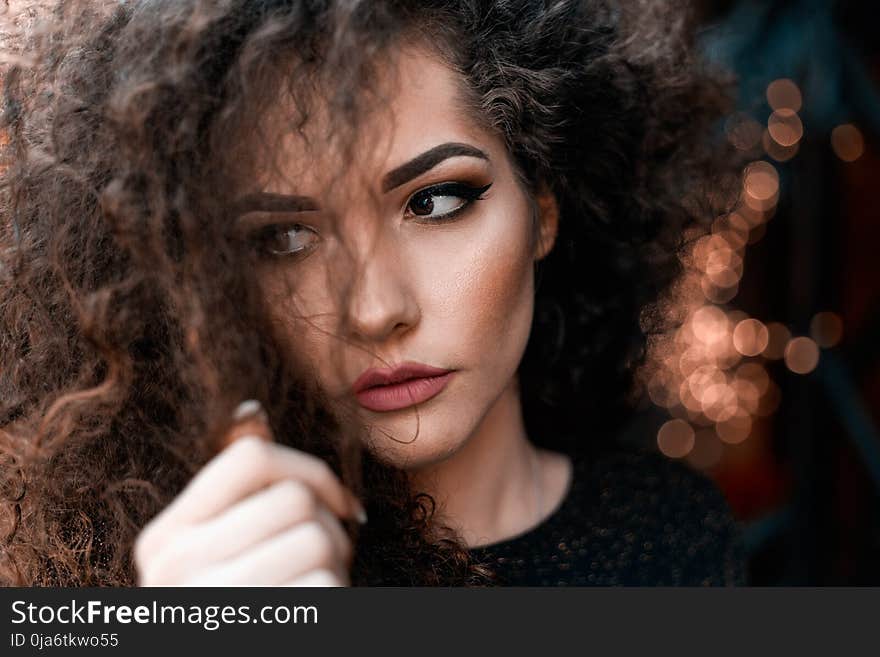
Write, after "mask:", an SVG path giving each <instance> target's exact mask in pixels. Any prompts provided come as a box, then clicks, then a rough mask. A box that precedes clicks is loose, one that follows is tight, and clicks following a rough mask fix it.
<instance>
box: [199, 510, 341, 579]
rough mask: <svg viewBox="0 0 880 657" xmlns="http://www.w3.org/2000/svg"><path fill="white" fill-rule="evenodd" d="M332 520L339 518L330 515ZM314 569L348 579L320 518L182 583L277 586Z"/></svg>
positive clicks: (268, 540)
mask: <svg viewBox="0 0 880 657" xmlns="http://www.w3.org/2000/svg"><path fill="white" fill-rule="evenodd" d="M331 518H332V516H331ZM333 522H335V523H338V520H336V519H335V518H333ZM315 570H324V571H328V572H330V573H332V574H333V575H335V576H336V577H337V578H338V579H339V581H340V582H344V581H347V579H348V573H347V569H346V568H344V567H343V565H342V562H341V559H340V555H339V554H338V547H337V546H336V544H335V543H334V540H333V538H332V535H331V532H330V531H329V528H328V527H327V525H326V524H325V519H323V518H321V519H316V520H312V521H308V522H303V523H299V524H297V525H295V526H293V527H291V528H290V529H288V530H285V531H283V532H281V533H280V534H277V535H275V536H272V537H270V538H268V539H267V540H265V541H263V542H262V543H260V544H259V545H255V546H254V547H253V548H251V549H250V550H248V551H247V552H245V553H243V554H242V555H240V556H238V557H234V558H232V559H229V560H227V561H225V562H221V563H219V564H217V565H216V566H215V567H213V568H209V569H207V570H204V571H202V572H201V573H199V574H197V575H195V576H193V577H190V578H187V579H185V580H184V581H183V586H214V585H217V584H222V585H229V586H239V585H249V586H277V585H280V584H283V583H285V582H290V581H292V580H295V579H297V578H300V577H303V576H305V575H307V574H308V573H310V572H311V571H315Z"/></svg>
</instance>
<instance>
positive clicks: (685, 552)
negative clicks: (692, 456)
mask: <svg viewBox="0 0 880 657" xmlns="http://www.w3.org/2000/svg"><path fill="white" fill-rule="evenodd" d="M576 468H577V469H576V473H577V477H578V479H579V488H580V490H581V494H584V495H586V496H587V497H589V498H591V499H592V504H591V508H592V510H593V513H592V514H591V515H592V525H593V528H592V531H593V532H594V533H595V532H597V530H598V535H599V536H600V537H601V536H602V535H603V533H604V536H605V538H610V539H611V541H610V544H609V543H608V541H605V543H606V546H607V548H608V549H609V550H610V551H611V553H613V554H621V553H623V554H625V555H626V557H627V563H626V568H625V569H624V571H623V572H624V573H625V575H624V576H623V578H622V579H623V580H624V581H622V582H621V583H629V584H650V585H742V584H745V551H744V547H743V543H742V532H741V527H740V525H739V523H738V522H737V521H736V520H735V519H734V517H733V514H732V513H731V511H730V507H729V505H728V504H727V501H726V499H725V498H724V495H723V494H722V492H721V491H720V490H719V488H718V487H717V486H716V485H715V484H714V482H713V481H712V480H711V479H709V478H708V477H707V476H706V475H704V474H702V473H701V472H698V471H696V470H694V469H693V468H691V467H690V466H688V465H686V464H685V463H683V462H681V461H675V460H672V459H669V458H667V457H665V456H663V455H661V454H658V453H656V452H650V451H642V450H634V449H624V448H619V449H616V450H614V451H610V452H605V453H603V454H601V455H596V456H593V457H582V458H578V459H576ZM618 558H619V557H618Z"/></svg>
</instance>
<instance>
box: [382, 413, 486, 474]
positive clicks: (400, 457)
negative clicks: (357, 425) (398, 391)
mask: <svg viewBox="0 0 880 657" xmlns="http://www.w3.org/2000/svg"><path fill="white" fill-rule="evenodd" d="M443 424H446V423H443ZM439 425H440V423H438V422H432V421H431V418H429V417H426V414H422V415H421V416H420V422H419V425H418V426H419V433H418V436H416V426H417V425H416V422H415V420H414V419H413V420H411V421H408V422H400V423H399V424H391V423H390V422H385V423H382V422H375V423H373V424H372V429H371V430H370V431H369V434H368V441H369V442H368V445H367V447H368V449H369V450H370V452H372V453H373V455H374V456H375V457H376V458H378V459H379V460H380V461H383V462H384V463H387V464H388V465H391V466H394V467H396V468H401V469H403V470H419V469H421V468H424V467H427V466H431V465H434V464H436V463H439V462H441V461H443V460H445V459H447V458H449V457H450V456H452V455H453V454H455V453H456V452H457V451H458V450H459V449H460V448H461V447H462V445H464V443H465V441H466V439H467V436H468V435H469V433H468V432H467V431H465V429H466V427H464V426H463V425H464V423H462V422H458V423H457V424H456V426H455V429H456V430H455V432H454V433H450V432H449V430H448V424H446V426H439ZM444 429H445V430H444ZM414 438H415V439H414Z"/></svg>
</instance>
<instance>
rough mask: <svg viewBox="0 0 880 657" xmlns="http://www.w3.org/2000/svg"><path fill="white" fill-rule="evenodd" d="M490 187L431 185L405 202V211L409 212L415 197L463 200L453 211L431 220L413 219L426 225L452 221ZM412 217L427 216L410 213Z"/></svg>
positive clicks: (458, 184)
mask: <svg viewBox="0 0 880 657" xmlns="http://www.w3.org/2000/svg"><path fill="white" fill-rule="evenodd" d="M491 186H492V183H489V184H488V185H484V186H483V187H473V186H472V185H468V184H466V183H461V182H447V183H441V184H439V185H432V186H431V187H426V188H424V189H420V190H419V191H417V192H416V193H415V194H413V195H412V196H410V197H409V200H408V201H407V202H406V209H407V210H409V208H410V206H411V205H412V204H413V201H414V200H415V198H416V197H418V196H420V195H422V196H427V197H429V198H430V197H434V196H437V197H442V196H451V197H456V198H460V199H463V200H464V203H462V204H461V205H460V206H459V207H457V208H455V209H454V210H450V211H449V212H446V213H445V214H441V215H438V216H436V217H432V218H426V219H422V220H419V219H415V221H417V222H418V223H428V224H440V223H446V222H450V221H453V220H454V219H455V218H456V217H457V216H458V215H460V214H461V213H462V212H464V211H465V210H467V209H468V208H469V207H470V206H471V204H472V203H473V202H474V201H479V200H482V199H483V198H484V197H483V194H484V193H485V192H486V190H488V189H489V188H490V187H491ZM411 216H413V217H427V215H419V214H416V213H414V212H412V213H411Z"/></svg>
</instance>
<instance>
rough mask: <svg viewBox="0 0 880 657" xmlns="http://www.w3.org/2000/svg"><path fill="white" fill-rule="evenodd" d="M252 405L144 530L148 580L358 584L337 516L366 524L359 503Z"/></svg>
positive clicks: (141, 553) (142, 580)
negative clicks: (275, 433) (280, 439)
mask: <svg viewBox="0 0 880 657" xmlns="http://www.w3.org/2000/svg"><path fill="white" fill-rule="evenodd" d="M247 405H249V406H247ZM244 408H246V409H247V410H248V411H249V412H248V417H246V418H245V419H244V420H243V421H241V422H239V423H238V424H237V425H236V426H235V427H234V428H233V430H232V431H231V432H230V438H231V442H230V443H228V446H227V447H226V448H225V449H223V451H221V452H220V453H219V454H218V455H217V456H215V457H214V458H213V459H211V461H209V462H208V463H207V464H206V465H205V467H204V468H202V470H200V471H199V472H198V473H197V474H196V476H195V477H194V478H193V479H192V481H190V483H189V484H188V485H187V486H186V488H185V489H184V490H183V491H182V492H181V493H180V494H179V495H178V496H177V497H176V498H175V499H174V500H173V501H172V503H171V504H170V505H169V506H168V507H166V508H165V509H164V510H163V511H162V512H161V513H159V514H158V515H157V516H156V517H155V518H153V520H152V521H150V522H149V523H148V524H147V526H146V527H144V529H143V530H142V531H141V533H140V534H139V535H138V537H137V540H136V542H135V546H134V561H135V567H136V569H137V572H138V584H139V585H140V586H240V585H245V586H348V585H349V584H350V580H349V574H348V572H349V568H350V566H351V560H352V557H353V549H352V545H351V541H350V540H349V538H348V535H347V534H346V532H345V530H344V529H343V528H342V526H341V524H340V522H339V517H347V518H358V519H359V520H360V521H361V522H364V521H365V520H366V517H365V515H364V513H363V508H362V507H361V505H360V503H359V502H358V501H357V499H356V498H355V497H354V495H353V494H352V493H351V492H350V491H349V490H348V489H347V488H346V487H344V486H343V485H342V483H341V482H340V481H339V479H338V478H337V477H336V475H335V474H334V473H333V471H332V470H331V468H330V467H329V466H328V465H327V464H326V463H325V462H324V461H323V460H321V459H319V458H318V457H315V456H313V455H311V454H307V453H305V452H303V451H301V450H297V449H292V448H289V447H285V446H282V445H278V444H277V443H274V442H272V441H271V435H270V430H269V428H268V424H267V423H266V422H265V419H264V416H263V414H262V410H261V409H260V408H259V405H258V404H256V402H253V401H248V402H245V403H243V404H242V405H241V406H239V409H244ZM236 415H237V416H239V415H241V413H240V412H239V411H237V412H236Z"/></svg>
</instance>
